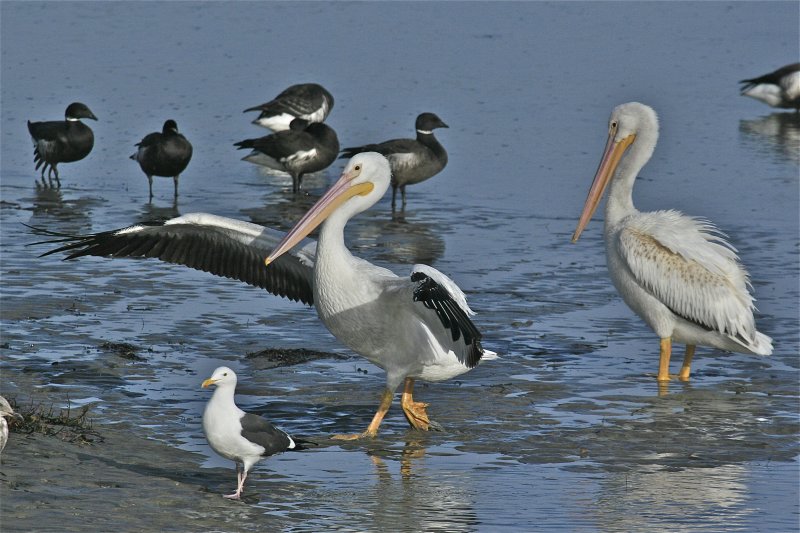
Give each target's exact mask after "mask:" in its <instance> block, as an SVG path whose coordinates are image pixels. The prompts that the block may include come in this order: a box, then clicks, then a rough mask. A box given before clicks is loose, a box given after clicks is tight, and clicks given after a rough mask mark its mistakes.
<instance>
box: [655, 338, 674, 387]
mask: <svg viewBox="0 0 800 533" xmlns="http://www.w3.org/2000/svg"><path fill="white" fill-rule="evenodd" d="M671 355H672V338H670V337H667V338H666V339H661V354H660V357H659V360H658V376H657V377H656V379H657V380H658V381H669V358H670V356H671Z"/></svg>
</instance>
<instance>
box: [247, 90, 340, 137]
mask: <svg viewBox="0 0 800 533" xmlns="http://www.w3.org/2000/svg"><path fill="white" fill-rule="evenodd" d="M331 109H333V96H331V93H329V92H328V91H327V90H326V89H325V87H323V86H322V85H319V84H317V83H300V84H298V85H292V86H291V87H289V88H287V89H286V90H284V91H283V92H282V93H280V94H279V95H278V96H276V97H275V98H273V99H272V100H270V101H269V102H266V103H264V104H261V105H257V106H255V107H249V108H247V109H245V110H244V112H245V113H247V112H248V111H261V114H260V115H259V116H258V118H256V119H255V120H254V121H253V124H256V125H258V126H263V127H265V128H268V129H271V130H272V131H283V130H288V129H289V127H290V124H291V122H292V119H294V118H303V119H306V120H308V121H309V122H323V121H324V120H325V119H326V118H327V116H328V114H329V113H330V112H331Z"/></svg>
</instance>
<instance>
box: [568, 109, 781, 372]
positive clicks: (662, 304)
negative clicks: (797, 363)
mask: <svg viewBox="0 0 800 533" xmlns="http://www.w3.org/2000/svg"><path fill="white" fill-rule="evenodd" d="M657 140H658V117H657V116H656V113H655V111H653V109H651V108H650V107H648V106H646V105H643V104H640V103H637V102H631V103H627V104H622V105H620V106H617V107H616V108H615V109H614V111H613V112H612V113H611V119H610V120H609V125H608V142H607V143H606V148H605V151H604V152H603V157H602V159H601V160H600V166H599V168H598V169H597V174H596V175H595V177H594V181H593V183H592V187H591V189H590V190H589V195H588V197H587V198H586V205H585V206H584V208H583V213H582V214H581V218H580V221H579V222H578V227H577V229H576V230H575V233H574V234H573V236H572V242H575V241H577V240H578V237H579V236H580V234H581V232H582V231H583V229H584V228H585V227H586V225H587V224H588V223H589V220H590V219H591V218H592V215H593V214H594V212H595V210H596V209H597V205H598V204H599V202H600V198H601V197H602V196H603V192H604V191H605V189H606V186H607V185H608V184H609V183H610V184H611V186H610V189H609V194H608V201H607V203H606V216H605V241H606V256H607V260H608V271H609V274H610V275H611V279H612V281H613V282H614V286H615V287H616V288H617V291H619V293H620V295H621V296H622V299H623V300H625V303H626V304H628V306H629V307H630V308H631V309H632V310H633V311H634V312H635V313H636V314H637V315H639V316H640V317H641V318H642V319H643V320H644V321H645V322H646V323H647V325H649V326H650V327H651V328H652V329H653V331H655V333H656V334H657V335H658V336H659V337H660V338H661V358H660V362H659V367H658V377H657V379H658V381H660V382H663V381H669V379H670V375H669V359H670V354H671V351H672V342H673V341H675V342H681V343H685V344H686V355H685V356H684V359H683V366H682V367H681V370H680V373H679V374H678V379H680V380H682V381H687V380H688V379H689V373H690V365H691V362H692V357H693V355H694V350H695V345H697V344H701V345H704V346H713V347H715V348H720V349H722V350H729V351H732V352H742V353H752V354H758V355H769V354H771V353H772V339H770V338H769V337H767V336H766V335H764V334H762V333H759V332H758V331H756V326H755V320H754V319H753V297H752V296H751V295H750V292H749V290H748V288H749V280H748V276H747V272H746V271H745V269H744V268H743V267H742V265H741V264H740V263H739V260H738V257H737V256H736V251H735V249H734V248H733V247H732V246H731V245H730V244H728V243H727V242H726V241H725V240H724V239H723V238H722V236H721V235H720V233H719V231H718V230H717V229H716V228H715V227H714V226H713V225H712V224H711V223H710V222H707V221H704V220H701V219H697V218H693V217H688V216H686V215H683V214H681V213H679V212H677V211H672V210H670V211H654V212H651V213H642V212H640V211H638V210H637V209H636V208H635V207H634V206H633V199H632V194H631V193H632V191H633V182H634V180H635V179H636V176H637V174H638V173H639V171H640V170H641V168H642V167H643V166H644V165H645V164H646V163H647V161H648V160H649V159H650V156H651V155H652V154H653V149H654V148H655V146H656V141H657Z"/></svg>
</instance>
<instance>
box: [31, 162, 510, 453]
mask: <svg viewBox="0 0 800 533" xmlns="http://www.w3.org/2000/svg"><path fill="white" fill-rule="evenodd" d="M390 179H391V171H390V167H389V162H388V161H387V160H386V158H385V157H383V156H382V155H380V154H378V153H375V152H367V153H362V154H358V155H356V156H354V157H353V158H352V159H351V160H350V161H349V162H348V164H347V166H346V167H345V169H344V172H343V174H342V176H341V178H339V180H338V181H337V182H336V183H334V185H333V186H331V188H330V189H329V190H328V192H326V193H325V194H324V195H323V196H322V197H321V198H320V199H319V200H318V201H317V203H316V204H315V205H314V206H313V207H312V208H311V210H310V211H309V212H308V213H306V215H304V216H303V217H302V219H301V220H300V221H299V222H298V223H297V225H296V226H295V228H294V229H293V230H291V231H290V232H289V233H288V234H286V235H285V236H284V235H283V233H281V232H278V231H276V230H273V229H270V228H265V227H263V226H260V225H257V224H251V223H248V222H242V221H238V220H234V219H230V218H225V217H219V216H215V215H209V214H204V213H194V214H187V215H183V216H181V217H178V218H173V219H170V220H167V221H165V222H154V223H150V224H137V225H134V226H130V227H127V228H123V229H119V230H115V231H106V232H102V233H96V234H91V235H83V236H81V235H77V236H76V235H67V234H59V233H56V232H52V231H49V230H46V229H43V228H33V230H34V232H35V233H37V234H39V235H45V236H49V237H56V238H55V239H49V240H47V241H43V242H41V243H36V244H43V243H50V244H53V243H60V246H58V247H57V248H54V249H52V250H49V251H48V252H45V253H44V254H43V255H49V254H53V253H59V252H66V253H67V257H66V258H67V259H73V258H76V257H81V256H86V255H98V256H110V257H158V258H159V259H161V260H162V261H167V262H172V263H179V264H183V265H186V266H189V267H191V268H195V269H198V270H203V271H206V272H211V273H213V274H216V275H219V276H225V277H229V278H234V279H238V280H241V281H244V282H246V283H249V284H251V285H255V286H259V287H263V288H265V289H267V290H268V291H270V292H271V293H273V294H278V295H281V296H284V297H286V298H289V299H292V300H296V301H301V302H304V303H306V304H309V305H313V306H314V307H315V308H316V310H317V314H318V316H319V317H320V319H321V320H322V322H323V324H324V325H325V326H326V327H327V328H328V330H329V331H330V332H331V333H332V334H333V335H334V336H335V337H336V338H337V339H338V340H339V341H340V342H342V343H343V344H345V345H346V346H348V347H350V348H351V349H352V350H353V351H355V352H356V353H358V354H360V355H362V356H363V357H365V358H366V359H368V360H369V361H371V362H372V363H374V364H375V365H377V366H378V367H380V368H382V369H383V370H385V371H386V387H385V389H384V391H383V394H382V396H381V402H380V407H379V408H378V410H377V411H376V413H375V416H374V417H373V419H372V422H371V423H370V424H369V426H368V427H367V429H366V430H365V431H364V432H363V433H360V434H355V435H340V436H339V437H340V438H346V439H357V438H362V437H374V436H375V435H377V433H378V428H379V426H380V424H381V422H382V420H383V418H384V416H385V415H386V413H387V411H388V410H389V407H390V405H391V403H392V400H393V395H394V392H395V391H396V389H397V388H398V387H399V386H400V384H401V383H402V384H403V393H402V396H401V407H402V408H403V412H404V414H405V416H406V419H407V420H408V422H409V424H411V426H412V427H414V428H416V429H419V430H430V429H432V428H433V429H435V428H436V425H435V424H434V423H433V422H432V421H431V420H430V419H429V417H428V415H427V412H426V409H425V407H426V404H424V403H422V402H416V401H414V399H413V389H414V384H415V381H416V380H419V379H421V380H424V381H431V382H437V381H443V380H446V379H451V378H453V377H455V376H458V375H460V374H463V373H465V372H468V371H469V370H471V369H473V368H475V367H476V366H477V365H478V363H479V362H482V361H486V360H490V359H494V358H496V357H497V354H496V353H494V352H492V351H490V350H486V349H484V348H483V347H482V345H481V340H482V335H481V333H480V332H479V331H478V329H477V327H476V326H475V325H474V324H473V322H472V320H471V319H470V316H472V315H473V314H474V313H473V312H472V310H471V309H470V308H469V306H468V305H467V301H466V297H465V296H464V293H463V292H462V291H461V289H459V288H458V286H457V285H456V284H455V283H454V282H453V281H452V280H451V279H450V278H449V277H447V276H446V275H444V274H442V273H441V272H439V271H438V270H436V269H434V268H432V267H430V266H427V265H414V266H413V267H412V268H411V272H410V273H409V274H407V275H406V276H402V277H401V276H397V275H395V274H394V273H393V272H391V271H389V270H387V269H385V268H382V267H379V266H377V265H373V264H371V263H369V262H367V261H365V260H363V259H360V258H357V257H354V256H353V255H352V254H351V253H350V251H349V250H348V249H347V248H346V247H345V244H344V226H345V224H346V223H347V221H348V220H350V218H352V217H353V216H355V215H357V214H358V213H361V212H363V211H365V210H367V209H369V208H370V207H371V206H373V205H374V204H375V203H377V202H378V200H380V199H381V197H382V196H383V195H384V193H385V192H386V190H387V189H388V188H389V184H390ZM320 224H322V227H321V230H320V239H319V242H315V241H313V240H311V239H308V238H305V237H306V235H308V234H309V233H310V232H311V231H313V230H314V228H316V227H317V226H319V225H320ZM264 257H267V259H266V262H267V263H268V264H269V266H268V268H264V263H265V260H264Z"/></svg>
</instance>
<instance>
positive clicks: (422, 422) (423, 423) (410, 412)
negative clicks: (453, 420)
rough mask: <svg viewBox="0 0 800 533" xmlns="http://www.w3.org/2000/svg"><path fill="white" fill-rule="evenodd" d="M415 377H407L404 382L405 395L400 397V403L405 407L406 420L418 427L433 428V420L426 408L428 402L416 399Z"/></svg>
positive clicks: (424, 429) (423, 429) (425, 429)
mask: <svg viewBox="0 0 800 533" xmlns="http://www.w3.org/2000/svg"><path fill="white" fill-rule="evenodd" d="M413 394H414V378H406V381H405V383H404V384H403V395H402V396H401V397H400V405H401V406H402V408H403V413H405V415H406V420H408V423H409V424H411V426H412V427H414V428H416V429H421V430H422V431H428V430H429V429H430V428H431V421H430V419H429V418H428V413H427V412H426V411H425V408H426V407H428V404H427V403H422V402H415V401H414V397H413Z"/></svg>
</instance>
